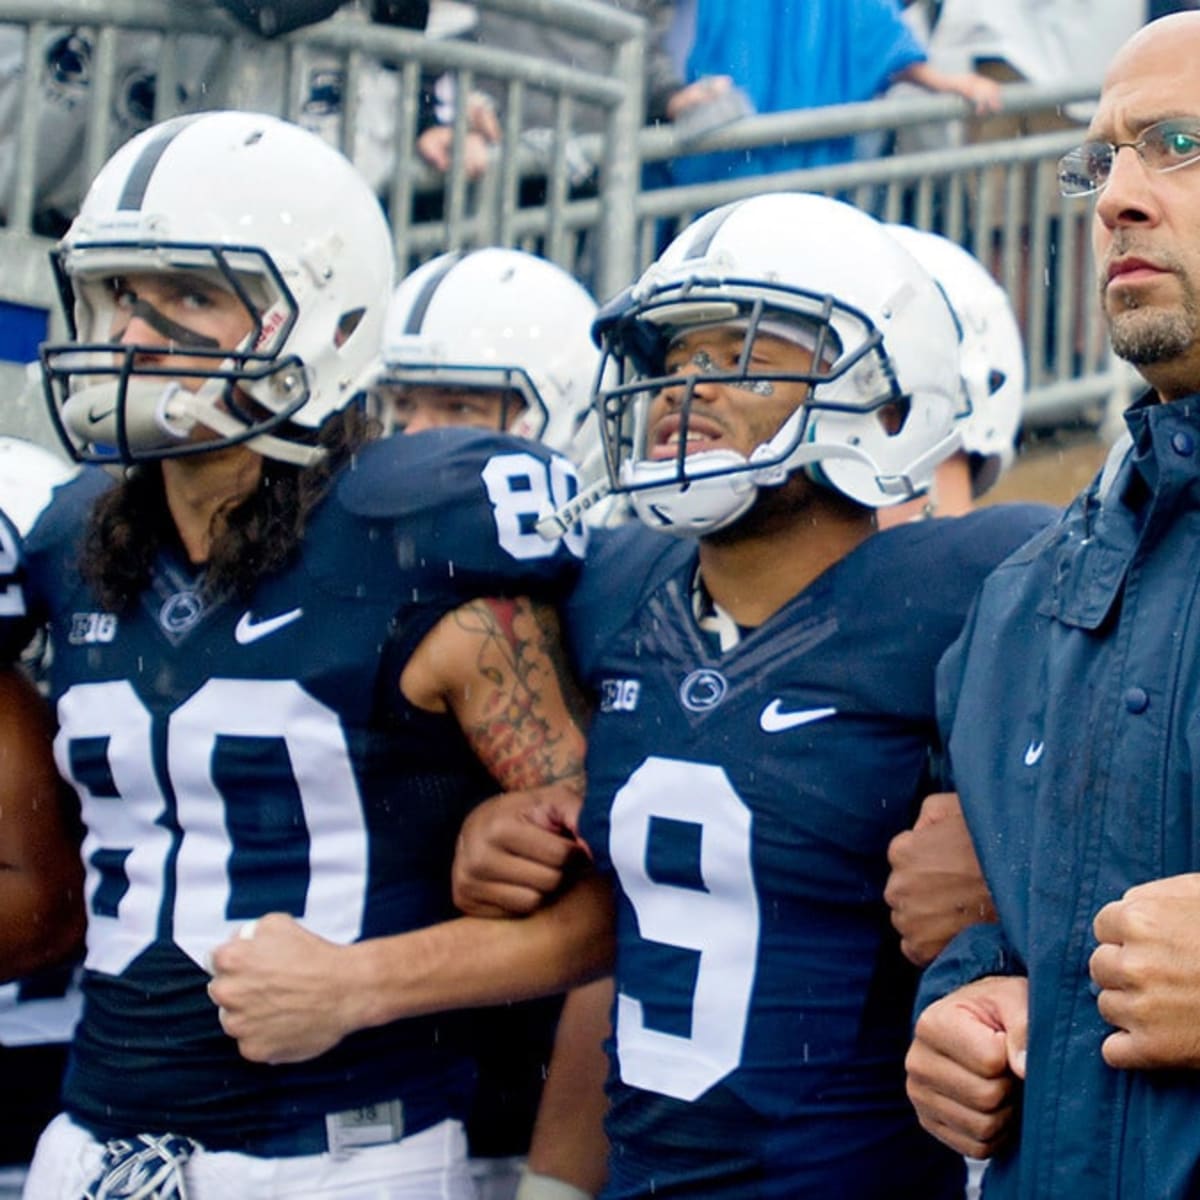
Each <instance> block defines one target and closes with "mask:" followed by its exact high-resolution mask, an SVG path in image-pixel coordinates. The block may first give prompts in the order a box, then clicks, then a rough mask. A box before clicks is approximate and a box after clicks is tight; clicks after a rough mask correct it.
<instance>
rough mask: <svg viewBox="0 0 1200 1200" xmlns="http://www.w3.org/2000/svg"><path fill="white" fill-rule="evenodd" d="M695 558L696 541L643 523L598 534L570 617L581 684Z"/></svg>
mask: <svg viewBox="0 0 1200 1200" xmlns="http://www.w3.org/2000/svg"><path fill="white" fill-rule="evenodd" d="M695 553H696V542H695V540H694V539H693V538H686V537H677V536H675V535H673V534H669V533H661V532H659V531H657V530H654V529H649V528H647V527H646V526H645V525H643V524H642V523H641V521H636V520H634V521H630V522H629V523H628V524H625V525H621V526H618V527H616V528H614V529H596V530H593V531H592V538H591V542H590V543H589V545H588V555H587V562H586V563H585V564H584V568H583V574H582V576H581V577H580V580H579V583H578V585H577V586H576V588H575V590H574V592H572V594H571V599H570V600H569V601H568V603H567V608H566V613H565V625H566V634H567V645H568V650H569V652H570V655H571V660H572V664H573V665H574V667H575V670H576V673H577V674H578V675H579V677H580V678H581V679H586V678H587V676H588V673H589V672H590V671H591V669H592V668H593V667H594V665H595V663H596V660H597V658H598V657H599V655H600V654H601V652H602V651H603V650H604V648H605V646H606V645H608V643H609V642H610V641H611V640H612V638H613V637H614V636H615V635H616V634H617V633H618V632H620V630H621V628H622V627H623V626H624V625H625V623H626V622H627V621H629V620H630V618H631V617H632V616H633V615H634V614H636V613H637V612H638V611H639V610H640V608H641V606H642V604H643V602H644V601H645V600H646V598H647V597H648V596H649V595H650V594H651V592H653V591H654V590H655V589H656V588H657V587H658V586H659V585H660V584H662V583H663V582H664V581H665V580H666V579H667V578H668V577H669V576H670V575H672V574H673V573H674V572H675V571H678V570H679V569H680V568H681V567H682V566H683V565H684V564H685V563H686V562H688V561H689V560H691V559H693V558H694V557H695Z"/></svg>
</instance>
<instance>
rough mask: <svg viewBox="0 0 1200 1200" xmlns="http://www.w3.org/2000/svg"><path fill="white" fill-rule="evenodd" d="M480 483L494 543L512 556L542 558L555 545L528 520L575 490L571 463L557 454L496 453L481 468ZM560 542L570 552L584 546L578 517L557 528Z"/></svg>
mask: <svg viewBox="0 0 1200 1200" xmlns="http://www.w3.org/2000/svg"><path fill="white" fill-rule="evenodd" d="M483 483H484V486H485V487H486V488H487V494H488V499H489V500H490V501H491V504H492V509H493V511H494V512H495V515H496V530H497V533H498V534H499V538H500V545H501V547H502V548H503V549H505V550H507V551H508V553H509V554H511V555H512V556H513V558H517V559H521V560H527V559H531V558H548V557H549V556H550V555H551V554H553V553H554V552H555V549H556V548H557V542H556V541H547V540H546V539H545V538H544V537H542V535H541V534H540V533H538V532H537V530H536V529H535V528H534V525H535V524H536V523H537V521H538V519H539V518H540V517H543V516H545V515H546V514H547V513H549V512H553V511H554V510H555V509H558V508H561V507H562V506H563V505H564V504H566V503H567V502H568V501H569V500H573V499H574V498H575V496H576V495H577V494H578V492H579V477H578V475H577V474H576V473H575V468H574V467H573V466H571V464H570V463H569V462H568V461H567V460H566V459H565V458H562V457H561V456H559V455H555V456H554V457H553V458H551V459H550V461H549V462H548V463H547V462H543V461H542V460H541V459H540V458H538V457H537V456H536V455H534V454H497V455H495V456H494V457H492V458H489V459H488V461H487V466H485V467H484V468H483ZM562 540H563V543H564V544H565V545H566V547H567V549H568V550H570V552H571V553H572V554H574V555H575V557H576V558H582V557H583V553H584V551H585V550H586V549H587V530H586V528H585V527H584V525H583V524H582V523H577V524H575V525H573V526H572V527H571V528H570V529H569V530H568V531H567V532H566V533H565V534H563V538H562Z"/></svg>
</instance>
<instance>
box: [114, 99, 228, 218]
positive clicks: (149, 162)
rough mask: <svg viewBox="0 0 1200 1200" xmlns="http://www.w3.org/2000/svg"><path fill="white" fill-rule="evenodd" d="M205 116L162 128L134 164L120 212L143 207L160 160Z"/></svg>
mask: <svg viewBox="0 0 1200 1200" xmlns="http://www.w3.org/2000/svg"><path fill="white" fill-rule="evenodd" d="M205 115H206V114H204V113H195V114H193V115H191V116H187V117H178V118H177V119H176V120H174V121H167V122H166V123H165V124H164V125H163V126H162V128H161V129H160V130H159V132H158V135H157V136H156V137H154V138H153V139H151V141H150V142H149V144H148V145H147V146H146V148H145V149H144V150H143V151H142V153H141V154H140V155H139V156H138V160H137V162H135V163H134V164H133V169H132V170H131V171H130V172H129V178H128V179H126V180H125V186H124V188H122V189H121V197H120V199H119V200H118V201H117V208H118V210H120V211H122V212H131V211H132V212H136V211H137V210H138V209H140V208H141V207H142V201H144V200H145V199H146V189H147V188H148V187H149V186H150V177H151V176H152V175H153V174H154V168H155V167H157V166H158V163H159V159H161V158H162V156H163V155H164V154H165V153H166V151H167V147H168V146H169V145H170V144H171V143H172V142H173V141H174V140H175V139H176V138H177V137H178V136H179V135H180V134H181V133H182V132H183V130H184V129H185V127H186V126H188V125H190V124H191V123H192V122H193V121H198V120H200V119H201V117H203V116H205Z"/></svg>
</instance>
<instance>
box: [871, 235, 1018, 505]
mask: <svg viewBox="0 0 1200 1200" xmlns="http://www.w3.org/2000/svg"><path fill="white" fill-rule="evenodd" d="M888 231H889V232H890V233H891V234H892V236H893V237H896V238H899V239H900V244H901V245H902V246H904V248H905V249H906V250H908V252H909V253H910V254H912V256H913V257H914V258H915V259H916V260H917V261H918V262H919V263H920V264H921V265H922V266H923V267H924V268H925V270H927V271H928V272H929V273H930V274H931V275H932V276H933V278H934V279H935V280H936V281H937V284H938V286H939V287H940V288H941V289H942V292H943V293H944V294H945V296H946V300H947V302H948V303H949V305H950V307H951V308H952V309H953V310H954V316H955V319H956V320H957V322H958V327H959V333H960V336H961V342H960V345H959V360H960V366H959V373H960V375H961V376H962V390H963V400H964V403H965V406H966V408H967V412H966V415H965V416H964V417H963V419H962V421H961V423H960V426H959V429H960V432H961V434H962V448H961V449H959V450H957V451H955V453H953V454H952V455H950V457H949V458H947V459H946V460H945V461H943V462H942V463H941V464H940V465H939V466H938V468H937V470H936V471H935V472H934V480H933V486H932V487H931V488H930V489H929V494H928V496H927V497H926V498H925V499H924V500H923V501H920V500H919V501H915V502H910V503H909V504H898V505H896V506H895V507H892V508H885V509H881V510H880V512H879V525H880V528H887V527H888V526H891V525H895V524H897V523H898V522H900V521H902V520H908V519H911V518H912V517H913V516H914V515H916V516H941V517H958V516H962V514H963V513H967V512H970V511H971V509H972V507H973V506H974V503H975V501H976V500H977V499H979V497H980V496H982V495H983V494H984V493H985V492H987V491H989V490H990V489H991V488H992V487H993V486H994V485H995V483H996V481H997V480H998V479H999V478H1000V476H1001V475H1003V474H1004V472H1005V471H1007V470H1008V469H1009V467H1011V466H1012V464H1013V458H1014V456H1015V454H1016V443H1017V433H1018V430H1019V428H1020V424H1021V406H1022V404H1023V403H1024V399H1025V347H1024V344H1023V342H1022V340H1021V330H1020V327H1019V326H1018V325H1017V317H1016V314H1015V313H1014V312H1013V308H1012V304H1011V303H1010V301H1009V299H1008V296H1007V294H1006V293H1005V291H1004V289H1003V288H1002V287H1001V286H1000V285H999V284H998V283H997V282H996V281H995V279H993V278H992V276H991V274H990V273H989V272H988V269H987V268H986V267H985V266H984V265H983V263H981V262H980V261H979V260H978V259H977V258H976V257H975V256H974V255H973V254H971V252H970V251H968V250H964V249H963V248H962V247H961V246H959V245H958V244H957V243H955V242H952V241H950V239H949V238H944V237H942V236H941V235H940V234H936V233H929V232H927V231H926V230H924V229H914V228H913V227H912V226H911V225H889V226H888Z"/></svg>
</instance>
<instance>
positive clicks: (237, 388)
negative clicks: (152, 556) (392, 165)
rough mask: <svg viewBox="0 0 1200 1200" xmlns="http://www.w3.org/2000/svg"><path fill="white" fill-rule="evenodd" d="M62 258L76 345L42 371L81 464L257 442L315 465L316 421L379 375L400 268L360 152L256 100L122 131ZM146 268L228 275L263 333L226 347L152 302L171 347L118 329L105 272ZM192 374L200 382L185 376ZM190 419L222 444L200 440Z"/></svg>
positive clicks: (264, 450)
mask: <svg viewBox="0 0 1200 1200" xmlns="http://www.w3.org/2000/svg"><path fill="white" fill-rule="evenodd" d="M53 259H54V265H55V268H56V270H57V272H58V276H59V281H60V288H61V290H62V293H63V301H64V305H65V306H66V309H67V317H68V320H69V322H70V324H71V333H72V338H73V342H72V343H69V344H60V345H50V344H47V345H45V346H44V347H43V348H42V355H41V358H42V371H43V378H44V380H45V386H46V393H47V399H48V401H49V404H50V412H51V416H52V418H53V420H54V422H55V425H56V427H57V429H58V432H59V435H60V437H61V438H62V440H63V442H64V444H65V445H66V446H67V448H68V450H69V452H70V453H71V454H72V456H73V457H75V458H77V459H80V460H83V461H112V460H113V459H114V458H116V459H119V460H121V461H124V462H132V461H138V460H142V459H147V458H163V457H167V456H171V455H178V454H190V453H200V452H204V451H206V450H211V449H214V448H215V447H217V446H221V445H228V444H231V443H238V442H246V443H248V444H249V445H251V446H252V447H253V448H254V449H255V450H257V451H258V452H259V453H261V454H264V455H267V456H268V457H272V458H278V459H281V460H283V461H287V462H294V463H298V464H301V465H305V464H309V463H312V462H315V461H316V460H317V459H318V458H319V457H320V456H321V454H322V451H321V450H320V449H319V448H318V447H316V446H315V445H314V444H313V441H314V434H315V431H316V430H317V428H318V427H319V426H320V425H321V423H322V422H323V421H324V420H325V419H326V418H327V417H328V416H329V415H330V414H331V413H334V412H336V411H338V410H340V409H341V408H343V407H344V406H345V405H346V404H348V403H349V402H350V401H351V400H352V399H353V398H354V397H355V396H356V395H357V394H358V393H359V392H360V391H361V389H362V388H363V387H364V386H365V385H366V383H367V382H369V379H370V376H371V373H372V370H373V367H374V364H375V361H376V354H377V352H378V348H379V341H380V337H381V336H382V331H383V319H384V315H385V313H386V310H387V302H388V298H389V296H390V295H391V289H392V280H393V273H392V262H393V246H392V238H391V234H390V231H389V229H388V226H387V222H386V220H385V218H384V215H383V212H382V210H381V208H380V206H379V202H378V200H377V199H376V197H375V195H374V193H373V192H372V191H371V189H370V188H369V187H368V186H367V184H366V183H365V182H364V180H363V179H362V177H361V176H360V175H359V174H358V172H357V171H356V170H355V168H354V167H353V166H352V165H351V163H350V162H349V161H348V160H347V159H346V158H344V157H343V156H342V155H341V154H340V153H338V151H336V150H334V149H333V148H332V147H330V146H328V145H326V144H325V143H324V142H323V141H322V140H321V139H320V138H319V137H317V136H316V135H315V134H312V133H308V132H306V131H305V130H303V129H300V128H299V127H298V126H296V125H293V124H290V123H288V122H286V121H282V120H280V119H278V118H276V117H271V116H265V115H262V114H258V113H249V112H211V113H203V114H200V115H197V116H187V117H178V118H174V119H172V120H169V121H164V122H162V123H161V124H158V125H155V126H152V127H151V128H150V129H147V130H145V131H144V132H143V133H141V134H139V135H138V136H137V137H135V138H133V139H132V140H131V141H129V142H127V143H126V144H125V145H124V146H122V147H121V148H120V149H119V150H118V151H117V152H116V153H115V154H114V155H113V156H112V158H110V159H109V161H108V162H107V163H106V164H105V166H104V167H103V168H102V169H101V171H100V173H99V174H98V175H97V176H96V179H95V181H94V183H93V184H92V186H91V188H90V190H89V191H88V194H87V196H86V197H85V198H84V201H83V205H82V207H81V209H80V212H79V215H78V217H77V218H76V219H75V221H74V223H73V224H72V225H71V227H70V229H69V230H68V231H67V233H66V236H65V237H64V238H63V239H62V241H61V243H60V244H59V247H58V249H57V251H55V253H54V255H53ZM147 272H172V273H189V272H195V273H196V275H197V277H198V278H200V279H202V280H204V281H205V282H206V283H209V284H216V285H217V286H219V287H222V288H225V289H226V290H228V291H229V292H231V293H232V294H233V295H234V296H236V297H237V299H238V300H239V301H240V302H241V303H242V304H243V305H245V307H246V309H247V310H248V312H249V314H250V317H251V319H252V321H253V330H252V332H251V333H250V334H249V336H248V337H247V338H246V339H245V341H244V342H243V343H242V344H241V345H239V346H238V347H237V348H236V349H235V350H232V351H230V350H221V349H220V348H216V347H215V346H214V345H213V343H212V342H211V340H207V346H206V345H204V344H203V342H202V341H197V340H193V339H191V338H189V337H188V334H189V331H188V330H187V329H185V328H182V327H180V326H178V325H175V324H173V323H172V322H169V321H165V320H163V318H162V314H156V313H155V311H154V310H153V309H150V310H149V312H147V313H141V312H139V314H138V315H142V316H143V317H144V318H145V319H146V320H147V321H148V322H149V323H150V324H152V325H154V323H155V320H158V321H159V324H158V325H155V328H157V329H158V330H159V332H161V333H162V334H163V336H164V337H166V338H169V339H170V344H169V345H168V346H167V347H166V352H165V353H164V347H163V346H162V345H161V344H160V345H157V346H153V347H148V346H143V347H138V346H135V345H131V344H125V343H123V342H121V341H119V340H114V333H113V330H114V329H115V328H116V326H115V325H114V316H115V306H114V297H113V288H112V286H111V281H112V280H113V279H114V278H119V277H122V276H126V275H130V274H141V273H147ZM145 353H153V354H154V355H155V358H154V360H153V362H147V361H145V360H144V358H143V355H144V354H145ZM176 353H178V354H180V355H184V356H186V358H187V361H188V364H189V365H187V366H186V368H184V367H183V366H181V365H174V364H173V363H172V355H174V354H176ZM196 359H202V360H203V359H207V360H208V361H209V362H210V363H211V367H208V368H207V369H200V370H198V369H197V367H196V365H195V361H196ZM197 377H199V378H202V379H203V383H202V384H201V385H200V387H199V389H198V390H194V391H193V390H189V387H188V386H187V385H186V384H185V383H184V382H183V380H185V379H192V380H194V379H195V378H197ZM193 386H194V384H193ZM197 425H203V426H205V427H206V428H207V429H209V430H211V431H213V432H214V433H215V434H216V435H217V440H215V441H214V440H212V439H209V440H207V441H198V440H196V439H194V438H190V437H189V435H190V434H191V432H192V430H193V429H194V428H195V426H197Z"/></svg>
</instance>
